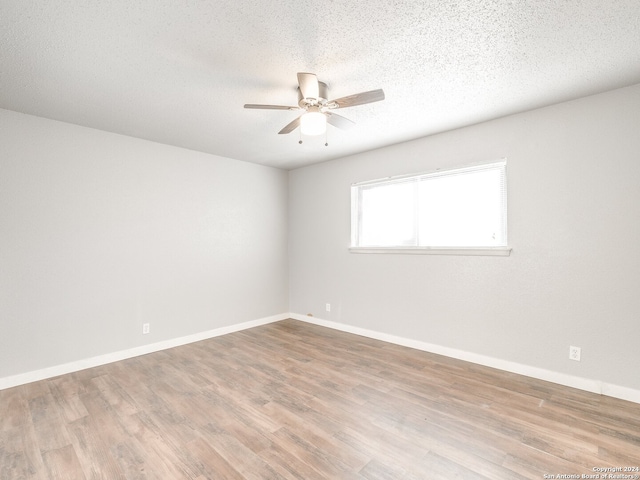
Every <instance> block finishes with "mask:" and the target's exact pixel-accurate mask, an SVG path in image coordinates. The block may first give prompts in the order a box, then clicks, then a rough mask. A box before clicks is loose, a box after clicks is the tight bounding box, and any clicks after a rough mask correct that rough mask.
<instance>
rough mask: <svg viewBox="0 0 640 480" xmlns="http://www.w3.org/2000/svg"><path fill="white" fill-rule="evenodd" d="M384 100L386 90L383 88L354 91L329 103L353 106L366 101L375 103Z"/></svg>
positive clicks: (341, 106)
mask: <svg viewBox="0 0 640 480" xmlns="http://www.w3.org/2000/svg"><path fill="white" fill-rule="evenodd" d="M380 100H384V92H383V91H382V89H378V90H370V91H368V92H362V93H354V94H353V95H348V96H346V97H340V98H336V99H335V100H332V101H331V102H329V103H335V104H337V105H338V107H340V108H345V107H353V106H355V105H364V104H365V103H373V102H379V101H380Z"/></svg>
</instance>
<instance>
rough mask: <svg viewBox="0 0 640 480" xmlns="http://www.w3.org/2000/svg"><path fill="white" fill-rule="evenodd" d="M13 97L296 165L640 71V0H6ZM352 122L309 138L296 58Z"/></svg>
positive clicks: (627, 79)
mask: <svg viewBox="0 0 640 480" xmlns="http://www.w3.org/2000/svg"><path fill="white" fill-rule="evenodd" d="M0 29H1V34H0V35H1V36H0V40H1V43H2V48H0V108H5V109H9V110H15V111H18V112H23V113H28V114H33V115H39V116H42V117H47V118H51V119H56V120H61V121H65V122H70V123H75V124H79V125H84V126H88V127H92V128H98V129H102V130H106V131H110V132H115V133H120V134H124V135H130V136H134V137H140V138H145V139H149V140H153V141H157V142H161V143H166V144H170V145H176V146H179V147H185V148H189V149H193V150H199V151H203V152H208V153H212V154H216V155H221V156H225V157H230V158H234V159H239V160H246V161H250V162H256V163H262V164H266V165H273V166H276V167H282V168H294V167H296V166H302V165H305V164H310V163H314V162H319V161H323V160H327V159H330V158H338V157H341V156H344V155H347V154H351V153H356V152H359V151H364V150H368V149H371V148H376V147H380V146H383V145H388V144H393V143H397V142H400V141H404V140H408V139H412V138H417V137H421V136H425V135H429V134H432V133H436V132H440V131H444V130H448V129H452V128H457V127H461V126H465V125H469V124H472V123H476V122H480V121H483V120H487V119H491V118H495V117H499V116H503V115H507V114H510V113H515V112H519V111H523V110H527V109H532V108H536V107H540V106H544V105H549V104H552V103H557V102H561V101H565V100H570V99H573V98H578V97H581V96H585V95H589V94H593V93H598V92H602V91H605V90H610V89H614V88H617V87H621V86H626V85H631V84H634V83H638V82H640V2H638V1H637V0H612V1H610V2H606V3H603V2H601V1H596V0H583V1H578V0H561V1H560V0H558V1H526V2H525V1H497V0H483V1H476V0H473V1H437V2H436V1H425V0H421V1H390V0H371V1H368V2H353V1H347V0H333V1H331V0H315V1H305V0H298V1H291V0H280V1H277V2H256V1H255V0H237V1H233V2H231V1H222V0H221V1H195V0H190V1H181V2H176V1H175V0H138V1H135V2H131V1H128V0H127V1H124V0H110V1H109V2H104V1H98V0H88V1H84V2H77V1H75V0H57V1H55V2H51V1H45V0H29V1H27V2H25V1H23V0H3V1H2V2H1V3H0ZM299 71H307V72H313V73H316V74H317V75H318V77H319V79H320V80H321V81H324V82H326V83H327V84H328V85H329V94H330V97H332V98H336V97H340V96H344V95H349V94H352V93H357V92H361V91H365V90H371V89H375V88H383V89H384V91H385V93H386V97H387V98H386V100H385V101H384V102H380V103H375V104H370V105H364V106H358V107H353V108H349V109H344V110H342V111H341V112H340V114H342V115H344V116H346V117H348V118H350V119H352V120H354V121H356V122H357V125H356V127H355V128H353V129H351V130H349V131H348V132H345V131H340V130H336V129H334V128H333V127H330V129H329V133H328V136H329V143H330V146H329V147H324V145H323V144H324V138H322V139H305V142H304V143H303V145H299V144H298V139H299V134H298V131H295V132H294V133H292V134H290V135H277V132H278V131H279V130H280V129H281V128H282V127H283V126H284V125H286V124H287V123H288V122H290V121H291V120H292V119H293V118H295V116H296V115H298V113H296V112H288V111H258V110H252V111H250V110H245V109H243V108H242V107H243V104H244V103H270V104H283V105H295V104H296V91H295V88H296V73H297V72H299Z"/></svg>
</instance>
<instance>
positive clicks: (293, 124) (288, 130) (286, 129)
mask: <svg viewBox="0 0 640 480" xmlns="http://www.w3.org/2000/svg"><path fill="white" fill-rule="evenodd" d="M300 117H302V115H300ZM300 117H298V118H296V119H295V120H294V121H293V122H291V123H289V124H287V126H286V127H284V128H283V129H282V130H280V131H279V132H278V135H283V134H285V133H291V132H293V131H294V130H295V129H296V128H298V127H299V126H300Z"/></svg>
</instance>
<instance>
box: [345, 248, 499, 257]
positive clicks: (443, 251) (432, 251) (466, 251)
mask: <svg viewBox="0 0 640 480" xmlns="http://www.w3.org/2000/svg"><path fill="white" fill-rule="evenodd" d="M349 252H350V253H387V254H410V255H483V256H492V257H495V256H499V257H508V256H509V255H510V254H511V247H349Z"/></svg>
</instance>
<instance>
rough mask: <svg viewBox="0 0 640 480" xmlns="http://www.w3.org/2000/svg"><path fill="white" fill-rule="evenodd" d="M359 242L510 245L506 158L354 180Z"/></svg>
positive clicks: (356, 241)
mask: <svg viewBox="0 0 640 480" xmlns="http://www.w3.org/2000/svg"><path fill="white" fill-rule="evenodd" d="M352 198H353V202H352V203H353V207H352V246H354V247H407V246H412V247H461V248H464V247H502V246H505V247H506V245H507V195H506V162H504V161H502V162H497V163H491V164H485V165H478V166H473V167H466V168H461V169H456V170H448V171H438V172H433V173H427V174H421V175H414V176H410V177H401V178H392V179H385V180H380V181H373V182H363V183H360V184H355V185H353V186H352Z"/></svg>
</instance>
